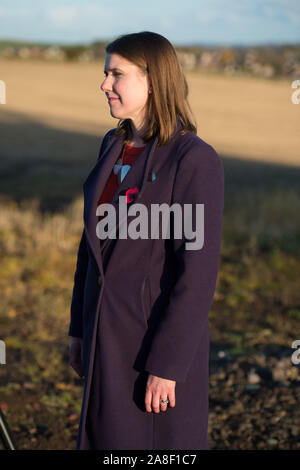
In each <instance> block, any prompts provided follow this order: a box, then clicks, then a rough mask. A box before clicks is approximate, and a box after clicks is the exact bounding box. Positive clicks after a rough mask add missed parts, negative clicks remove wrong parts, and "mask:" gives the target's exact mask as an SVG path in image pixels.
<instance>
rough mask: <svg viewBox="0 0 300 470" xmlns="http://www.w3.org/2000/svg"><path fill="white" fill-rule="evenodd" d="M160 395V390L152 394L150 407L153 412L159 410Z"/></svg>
mask: <svg viewBox="0 0 300 470" xmlns="http://www.w3.org/2000/svg"><path fill="white" fill-rule="evenodd" d="M160 395H161V392H156V393H155V394H154V395H152V408H153V410H154V412H155V413H159V412H160Z"/></svg>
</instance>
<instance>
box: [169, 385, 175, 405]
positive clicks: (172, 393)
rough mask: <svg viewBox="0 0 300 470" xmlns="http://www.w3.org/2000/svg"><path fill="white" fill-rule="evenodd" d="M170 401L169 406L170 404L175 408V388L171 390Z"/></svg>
mask: <svg viewBox="0 0 300 470" xmlns="http://www.w3.org/2000/svg"><path fill="white" fill-rule="evenodd" d="M169 401H170V403H169V406H170V407H171V408H174V406H175V405H176V400H175V389H174V390H170V391H169Z"/></svg>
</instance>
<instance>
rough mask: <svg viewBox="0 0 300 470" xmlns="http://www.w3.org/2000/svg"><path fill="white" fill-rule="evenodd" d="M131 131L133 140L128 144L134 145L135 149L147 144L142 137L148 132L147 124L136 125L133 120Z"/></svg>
mask: <svg viewBox="0 0 300 470" xmlns="http://www.w3.org/2000/svg"><path fill="white" fill-rule="evenodd" d="M130 124H131V130H132V138H131V140H130V141H129V142H128V143H129V145H134V146H135V147H139V146H143V145H145V142H144V141H143V139H142V137H141V136H142V135H143V133H144V132H145V130H146V124H142V125H136V124H135V123H134V122H133V121H132V120H131V121H130Z"/></svg>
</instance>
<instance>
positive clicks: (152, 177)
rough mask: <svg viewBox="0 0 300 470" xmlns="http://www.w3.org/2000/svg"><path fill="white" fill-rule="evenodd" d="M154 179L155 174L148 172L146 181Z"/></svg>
mask: <svg viewBox="0 0 300 470" xmlns="http://www.w3.org/2000/svg"><path fill="white" fill-rule="evenodd" d="M155 178H156V174H155V173H153V171H152V172H151V171H149V173H148V178H147V181H154V180H155Z"/></svg>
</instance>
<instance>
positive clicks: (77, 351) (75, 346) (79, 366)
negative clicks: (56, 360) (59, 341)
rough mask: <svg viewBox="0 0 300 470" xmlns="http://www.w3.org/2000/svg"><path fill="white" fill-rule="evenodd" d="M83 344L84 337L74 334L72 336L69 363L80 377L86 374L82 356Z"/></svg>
mask: <svg viewBox="0 0 300 470" xmlns="http://www.w3.org/2000/svg"><path fill="white" fill-rule="evenodd" d="M81 346H82V338H74V337H73V336H72V337H71V342H70V349H69V353H70V360H69V363H70V365H71V366H72V367H73V369H74V370H75V372H77V374H78V375H79V376H80V377H83V374H84V368H83V361H82V356H81Z"/></svg>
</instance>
